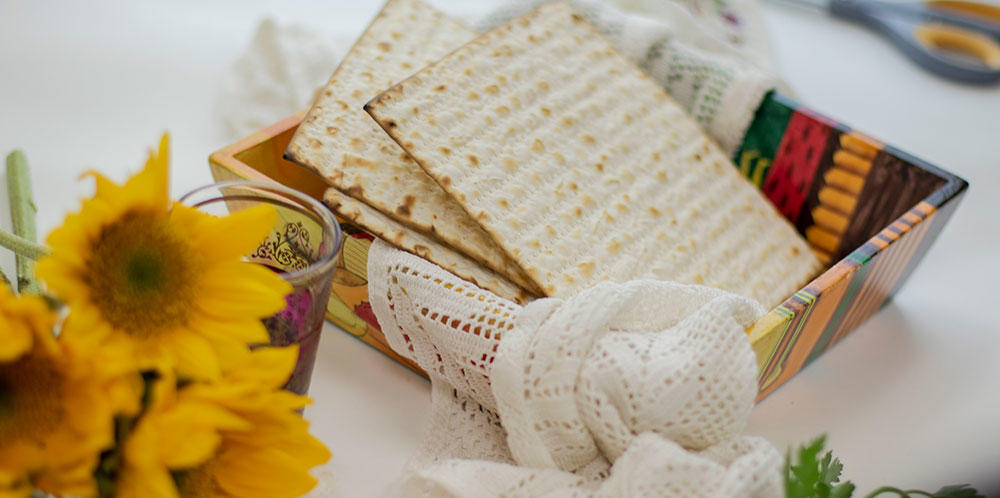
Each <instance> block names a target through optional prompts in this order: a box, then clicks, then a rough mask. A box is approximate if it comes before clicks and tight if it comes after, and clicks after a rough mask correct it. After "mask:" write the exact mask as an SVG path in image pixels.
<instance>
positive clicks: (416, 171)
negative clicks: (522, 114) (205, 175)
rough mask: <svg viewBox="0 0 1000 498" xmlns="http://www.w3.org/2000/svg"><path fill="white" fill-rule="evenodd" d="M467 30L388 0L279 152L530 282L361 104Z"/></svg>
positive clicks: (401, 0)
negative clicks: (289, 140) (285, 148)
mask: <svg viewBox="0 0 1000 498" xmlns="http://www.w3.org/2000/svg"><path fill="white" fill-rule="evenodd" d="M475 36H476V33H475V31H472V30H470V29H469V28H466V27H465V26H462V25H461V24H459V23H458V22H456V21H454V20H452V19H449V18H448V17H447V16H445V15H444V14H442V13H440V12H438V11H436V10H434V9H432V8H430V7H428V6H427V5H426V4H424V3H422V2H420V1H417V0H390V1H389V2H388V3H387V4H386V5H385V7H383V9H382V11H381V12H380V13H379V15H378V16H377V17H376V18H375V20H374V21H372V24H371V25H370V26H369V27H368V29H367V30H365V32H364V34H363V35H361V38H360V39H359V40H358V41H357V43H356V44H355V45H354V47H353V48H351V50H350V52H348V54H347V56H345V57H344V60H343V62H341V64H340V66H339V67H338V68H337V70H336V72H334V74H333V76H332V77H331V78H330V81H329V82H328V83H327V85H326V87H325V88H324V89H323V90H322V91H321V92H320V94H319V95H318V96H317V99H316V101H315V103H314V104H313V107H312V108H311V109H310V110H309V112H308V114H306V116H305V118H304V119H303V121H302V124H301V125H300V126H299V128H298V130H297V131H296V132H295V136H294V137H292V141H291V143H289V145H288V150H287V151H286V153H285V155H286V157H287V158H289V159H291V160H292V161H295V162H296V163H299V164H302V165H305V166H307V167H309V168H311V169H313V170H314V171H316V172H317V173H319V174H320V175H321V176H323V177H324V178H326V179H327V181H328V182H329V183H330V184H331V185H333V186H334V187H336V188H337V189H339V190H340V191H341V192H344V193H346V194H348V195H350V196H351V197H354V198H356V199H358V200H360V201H362V202H364V203H366V204H368V205H369V206H372V207H374V208H375V209H377V210H379V211H381V212H382V213H383V214H385V215H387V216H389V217H390V218H392V219H393V220H395V221H397V222H399V223H402V224H403V225H406V226H409V227H411V228H414V229H416V230H418V231H422V232H424V233H425V234H431V235H432V236H434V237H437V238H438V239H440V240H441V241H442V242H444V243H445V244H448V245H450V246H451V247H453V248H456V249H458V250H459V251H460V252H463V253H465V254H466V255H468V256H469V257H471V258H473V259H475V260H477V261H480V262H481V263H483V264H484V265H486V266H487V267H489V268H491V269H493V270H495V271H497V272H500V273H502V274H504V275H507V276H509V277H510V278H511V279H513V280H514V281H515V282H517V283H518V284H519V285H521V286H524V287H527V288H534V287H536V285H534V284H533V283H532V282H531V281H530V280H528V279H527V278H526V277H524V272H523V271H522V270H521V269H520V268H518V267H517V265H516V264H515V263H513V262H511V261H510V259H508V258H507V257H506V255H505V254H504V253H503V251H501V250H500V249H499V248H498V247H497V246H496V244H494V243H493V241H492V239H490V237H489V235H487V234H486V233H485V232H484V231H483V230H482V228H480V227H479V225H478V224H477V223H476V222H474V221H473V220H472V219H470V218H469V217H468V215H467V214H465V211H463V210H462V208H461V207H460V206H459V205H458V204H456V203H455V201H454V200H453V199H452V198H451V197H449V196H448V195H447V194H446V193H445V192H444V191H442V190H441V188H440V187H439V186H438V185H437V183H435V182H434V180H432V179H431V178H430V177H428V176H427V174H426V173H424V172H423V170H421V169H420V167H419V166H417V165H416V164H415V163H414V162H413V160H412V159H410V157H409V156H408V155H407V154H406V152H405V151H403V149H401V148H400V147H399V146H398V145H396V142H393V141H392V139H391V138H389V137H388V136H386V134H385V132H383V131H382V130H381V129H380V128H379V127H378V125H377V124H376V123H375V122H374V121H372V119H371V117H370V116H368V114H366V113H365V111H364V109H363V106H364V104H365V103H366V102H368V100H369V99H371V98H372V97H374V96H375V95H377V94H378V93H379V92H381V91H383V90H385V89H386V88H389V87H391V86H392V85H393V84H395V83H397V82H399V81H400V80H402V79H403V78H405V77H407V76H409V75H411V74H413V73H414V72H415V71H417V70H418V69H420V68H422V67H424V66H426V65H427V64H429V63H430V62H433V61H435V60H437V59H439V58H441V57H442V56H444V55H445V54H447V53H448V52H451V51H452V50H454V49H456V48H458V47H459V46H461V45H463V44H464V43H466V42H468V41H469V40H472V39H473V38H474V37H475ZM352 221H355V222H357V220H353V219H352ZM434 262H435V263H438V262H437V261H434Z"/></svg>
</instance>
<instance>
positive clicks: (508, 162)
mask: <svg viewBox="0 0 1000 498" xmlns="http://www.w3.org/2000/svg"><path fill="white" fill-rule="evenodd" d="M500 162H501V164H503V168H504V169H505V170H507V171H508V172H510V173H513V172H515V171H517V161H514V160H513V159H511V158H509V157H504V158H503V159H501V161H500Z"/></svg>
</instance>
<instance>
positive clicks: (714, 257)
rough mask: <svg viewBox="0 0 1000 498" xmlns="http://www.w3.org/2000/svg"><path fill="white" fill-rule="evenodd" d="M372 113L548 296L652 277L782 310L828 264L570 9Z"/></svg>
mask: <svg viewBox="0 0 1000 498" xmlns="http://www.w3.org/2000/svg"><path fill="white" fill-rule="evenodd" d="M366 109H367V110H368V111H369V113H370V114H371V115H372V116H373V117H375V118H376V120H378V121H379V124H381V125H382V127H383V128H384V129H385V130H386V131H387V132H388V133H389V134H390V135H392V137H393V138H394V139H395V140H396V141H397V142H398V143H399V144H401V145H402V146H403V147H404V148H405V149H406V150H407V151H408V152H409V153H410V155H411V156H412V157H413V158H414V159H415V160H417V162H418V163H419V164H420V166H421V167H422V168H423V169H424V170H425V171H427V172H428V173H429V174H430V175H431V176H432V177H434V179H435V180H437V182H438V183H439V184H440V185H441V186H442V187H444V189H445V190H447V191H448V192H449V193H450V194H451V195H452V196H453V197H455V199H456V200H458V201H459V203H461V204H462V206H463V207H464V208H465V209H466V211H467V212H468V213H469V214H470V215H472V216H473V217H474V218H475V219H476V220H477V221H479V222H480V224H481V225H483V227H484V228H485V229H486V231H487V232H489V233H490V235H492V236H493V238H494V239H495V240H496V241H497V242H498V243H499V244H500V245H501V246H502V247H503V248H504V250H506V251H507V253H508V254H510V255H511V256H512V257H513V258H514V259H515V260H516V261H518V262H519V263H520V265H521V267H522V268H524V269H525V270H526V271H527V272H528V274H529V275H530V276H531V277H532V278H533V279H535V280H536V281H538V282H540V283H541V284H542V290H543V291H544V292H545V294H546V295H550V296H569V295H572V294H575V293H576V292H579V291H580V290H582V289H584V288H587V287H589V286H592V285H594V284H595V283H597V282H599V281H602V280H614V281H626V280H631V279H636V278H646V277H649V278H657V279H664V280H676V281H680V282H684V283H700V284H707V285H711V286H714V287H719V288H722V289H725V290H728V291H731V292H735V293H738V294H742V295H745V296H750V297H753V298H755V299H757V300H759V301H761V302H762V303H763V304H765V305H768V306H773V305H775V304H778V303H780V302H781V301H782V300H783V299H784V298H786V297H788V296H790V295H791V294H792V293H793V292H794V291H795V290H796V289H798V288H799V286H800V285H801V284H803V283H805V281H806V280H807V279H809V278H810V277H812V276H813V275H814V274H815V273H816V272H817V271H818V270H819V269H820V264H819V262H818V261H817V260H816V258H815V257H814V256H813V254H812V252H811V251H810V250H809V247H808V246H807V245H806V244H805V242H804V241H803V240H802V239H801V238H800V237H799V235H798V234H797V233H796V232H795V230H794V229H793V228H792V226H791V225H790V224H789V223H788V222H787V221H786V220H785V219H784V218H782V217H781V216H780V215H779V214H778V212H777V211H776V210H775V209H774V208H773V207H772V206H771V205H770V203H768V202H767V201H766V200H765V199H764V197H763V196H762V195H761V194H760V193H759V192H758V191H757V190H756V189H755V188H754V187H753V186H752V185H751V184H750V183H749V182H747V181H746V180H745V179H744V178H743V177H741V176H740V175H739V173H738V172H737V171H736V169H735V168H734V167H733V165H732V163H731V162H730V161H729V159H728V158H727V157H726V156H725V155H724V154H723V153H722V152H721V151H720V150H719V148H718V146H716V145H715V144H714V143H712V142H711V141H710V140H709V139H708V138H707V137H706V136H705V135H704V134H703V133H702V132H701V130H700V129H699V128H698V126H697V124H696V123H695V122H694V121H693V120H692V119H691V118H690V117H689V116H687V115H686V114H685V113H684V111H683V110H682V109H681V108H680V106H678V105H677V104H676V103H675V102H674V101H673V100H671V99H670V98H669V97H668V96H667V94H666V93H665V92H664V90H663V88H661V87H660V86H659V85H657V84H656V83H655V82H654V81H652V80H651V79H650V78H649V77H647V76H646V75H645V74H644V73H643V72H642V71H641V70H639V69H638V68H637V67H636V66H634V65H633V64H632V63H631V62H629V61H628V60H627V59H625V58H624V57H623V56H622V55H620V54H619V53H618V52H617V51H616V50H615V49H614V48H612V46H611V45H610V44H609V43H608V42H607V41H605V40H604V39H603V38H602V37H601V36H600V35H599V34H598V33H597V32H596V30H595V29H594V28H593V27H592V26H591V25H589V24H588V23H587V22H585V21H584V20H583V19H582V18H581V17H580V16H579V15H577V14H575V13H574V12H573V11H572V10H571V9H570V8H569V7H568V6H566V5H564V4H552V5H548V6H545V7H542V8H541V9H539V10H537V11H535V12H533V13H531V14H528V15H527V16H525V17H522V18H519V19H515V20H514V21H511V22H510V23H508V24H506V25H504V26H501V27H500V28H497V29H495V30H493V31H491V32H489V33H487V34H486V35H483V36H482V37H480V38H477V39H476V40H474V41H473V42H471V43H469V44H468V45H466V46H464V47H463V48H461V49H459V50H457V51H455V52H453V53H452V54H450V55H448V56H447V57H445V58H444V59H442V60H441V61H439V62H437V63H435V64H434V65H432V66H430V67H428V68H426V69H424V70H422V71H420V72H419V73H417V74H415V75H414V76H413V77H411V78H409V79H407V80H405V81H403V82H402V83H400V84H399V85H397V86H395V87H394V88H392V89H391V90H389V91H387V92H385V93H383V94H382V95H380V96H379V97H378V98H376V99H375V100H373V101H372V102H370V103H369V104H368V106H366Z"/></svg>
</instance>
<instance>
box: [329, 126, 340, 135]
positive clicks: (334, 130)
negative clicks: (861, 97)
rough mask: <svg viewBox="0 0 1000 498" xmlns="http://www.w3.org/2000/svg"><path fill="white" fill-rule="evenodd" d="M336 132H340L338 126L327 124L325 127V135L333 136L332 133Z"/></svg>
mask: <svg viewBox="0 0 1000 498" xmlns="http://www.w3.org/2000/svg"><path fill="white" fill-rule="evenodd" d="M338 133H340V128H337V127H336V126H327V127H326V134H327V135H330V136H333V135H336V134H338Z"/></svg>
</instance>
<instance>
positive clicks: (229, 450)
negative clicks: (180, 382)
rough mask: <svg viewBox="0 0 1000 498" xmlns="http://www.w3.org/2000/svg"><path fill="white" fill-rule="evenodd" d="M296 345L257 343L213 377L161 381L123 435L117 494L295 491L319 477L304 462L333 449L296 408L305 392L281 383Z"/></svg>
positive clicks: (125, 497)
mask: <svg viewBox="0 0 1000 498" xmlns="http://www.w3.org/2000/svg"><path fill="white" fill-rule="evenodd" d="M297 356H298V350H297V348H295V347H288V348H262V349H258V350H254V351H253V352H250V353H247V354H246V355H244V356H243V360H242V361H240V362H237V363H236V364H234V366H233V368H231V369H227V371H226V373H225V374H224V375H223V377H222V378H221V379H220V380H219V381H216V382H198V383H192V384H188V385H186V386H185V387H183V388H181V389H180V390H179V391H173V390H172V388H173V386H174V384H173V382H172V381H170V380H169V379H165V380H164V381H161V382H159V383H158V385H157V387H156V394H155V396H154V401H153V403H152V405H151V408H150V410H149V411H148V412H147V413H146V414H145V415H143V416H142V417H141V418H140V420H139V423H138V424H137V425H136V428H135V430H134V431H133V432H132V434H131V435H130V436H129V437H128V439H127V440H126V441H125V445H124V453H123V455H124V459H123V463H124V464H123V467H122V470H121V473H120V476H119V478H118V480H117V483H116V489H115V496H117V497H119V498H132V497H153V498H160V497H163V498H166V497H218V498H232V497H244V496H245V497H257V496H268V497H275V498H281V497H286V496H288V497H292V496H300V495H302V494H304V493H306V492H308V491H309V490H310V489H312V487H313V486H314V485H315V484H316V480H315V478H313V477H312V476H311V475H309V469H310V468H312V467H315V466H316V465H319V464H322V463H324V462H326V461H327V460H328V459H329V458H330V452H329V451H328V450H327V449H326V447H325V446H324V445H323V444H322V443H321V442H319V441H318V440H317V439H315V438H314V437H313V436H312V435H310V434H309V423H308V422H307V421H306V420H305V419H303V418H302V417H301V416H300V415H299V414H298V413H297V410H301V409H302V408H303V407H305V406H306V404H308V402H309V400H308V398H305V397H303V396H299V395H296V394H293V393H291V392H288V391H284V390H281V389H280V386H281V385H282V384H284V382H285V380H286V379H287V378H288V375H289V374H290V373H291V371H292V368H293V366H294V365H295V360H296V358H297Z"/></svg>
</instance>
